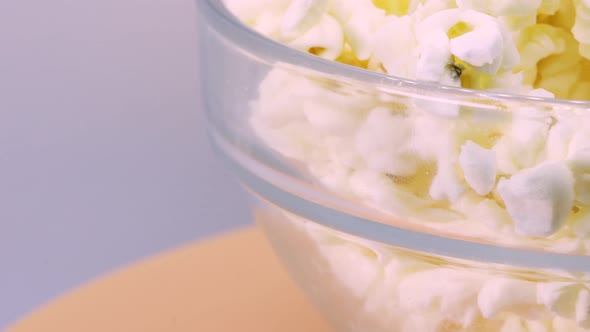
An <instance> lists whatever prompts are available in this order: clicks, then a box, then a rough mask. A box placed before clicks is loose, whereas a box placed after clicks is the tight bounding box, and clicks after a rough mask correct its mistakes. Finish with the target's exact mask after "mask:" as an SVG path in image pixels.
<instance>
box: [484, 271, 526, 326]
mask: <svg viewBox="0 0 590 332" xmlns="http://www.w3.org/2000/svg"><path fill="white" fill-rule="evenodd" d="M536 294H537V291H536V288H535V283H533V282H529V281H524V280H519V279H515V278H492V279H490V280H488V281H486V282H485V284H484V285H483V287H482V288H481V290H480V291H479V294H478V295H477V304H478V306H479V310H480V311H481V314H482V315H483V317H484V318H492V317H494V315H496V313H498V312H500V311H502V310H510V309H511V307H513V306H516V305H533V304H535V303H536V300H537V299H536Z"/></svg>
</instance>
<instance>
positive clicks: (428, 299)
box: [199, 0, 590, 331]
mask: <svg viewBox="0 0 590 332" xmlns="http://www.w3.org/2000/svg"><path fill="white" fill-rule="evenodd" d="M199 5H200V13H201V22H203V24H204V29H201V32H202V34H203V35H202V39H201V40H202V42H203V47H204V49H205V57H204V61H205V63H204V64H203V72H202V75H203V79H204V80H205V81H204V84H203V86H204V87H205V89H206V90H205V93H204V96H205V102H206V111H207V116H208V119H209V130H210V132H209V134H210V137H211V141H212V142H213V144H214V147H215V148H216V150H217V152H218V155H219V156H220V158H222V159H223V160H224V161H226V164H227V165H228V166H229V167H230V168H231V169H232V171H233V172H234V174H236V175H237V176H238V177H239V179H240V180H241V181H242V183H243V184H244V185H245V186H246V187H247V188H248V189H249V190H250V192H251V193H252V195H253V197H255V199H254V201H255V202H257V203H253V207H254V208H255V210H256V211H257V221H258V223H259V224H260V225H261V226H262V228H263V229H264V230H265V232H266V234H267V235H268V237H269V239H270V240H271V242H272V243H273V247H274V248H275V250H276V251H277V253H278V254H279V256H280V257H281V258H282V260H283V261H284V262H285V264H286V266H287V267H288V270H289V272H290V273H291V274H292V275H293V276H294V277H295V279H296V280H297V281H298V282H299V283H300V284H301V285H302V287H303V288H304V289H305V290H306V291H307V293H308V294H310V295H311V297H312V298H313V299H314V301H315V302H316V304H317V305H318V307H319V308H320V309H321V310H322V312H323V313H324V314H325V315H326V317H328V318H329V319H330V320H331V321H332V323H333V325H334V326H336V327H337V328H338V330H341V331H367V330H371V331H584V330H585V329H588V328H590V320H588V317H587V315H588V312H589V311H590V310H589V309H588V308H590V291H589V288H590V278H589V277H588V272H590V257H587V253H588V251H587V249H586V244H587V243H586V242H588V241H586V240H585V234H586V232H587V231H589V230H590V227H588V226H587V222H590V220H587V219H586V213H587V209H586V207H585V204H586V203H585V198H586V192H585V188H589V187H588V184H587V183H586V182H584V181H586V177H585V175H586V174H587V173H590V172H587V169H586V166H587V164H585V163H584V160H585V159H584V156H585V155H584V154H583V152H584V151H585V147H584V145H583V142H584V139H583V138H584V137H583V136H581V137H578V138H574V137H571V136H573V135H569V134H568V132H569V133H572V132H573V133H575V132H576V130H571V128H572V127H571V125H572V123H588V122H590V104H589V103H588V102H576V101H567V100H554V99H546V98H538V97H522V96H516V95H509V94H498V93H492V92H487V91H473V90H466V89H459V88H453V87H444V86H439V85H434V84H426V83H421V82H415V81H410V80H404V79H399V78H395V77H390V76H386V75H383V74H378V73H373V72H368V71H365V70H362V69H358V68H354V67H349V66H345V65H342V64H338V63H333V62H329V61H325V60H322V59H320V58H318V57H315V56H312V55H309V54H304V53H300V52H297V51H294V50H292V49H289V48H287V47H285V46H283V45H280V44H278V43H275V42H273V41H271V40H269V39H266V38H265V37H262V36H260V35H258V34H257V33H255V32H254V31H252V30H250V29H248V28H247V27H245V26H244V25H242V24H241V23H239V22H238V21H237V20H236V19H235V18H233V16H231V14H229V13H228V12H227V10H225V9H224V8H223V6H222V5H221V3H220V2H218V1H213V0H203V1H199ZM575 128H578V127H575ZM513 129H514V130H513ZM516 129H518V130H516ZM578 132H579V131H578ZM568 135H569V136H568ZM564 146H567V149H565V148H564ZM572 146H573V147H576V149H574V150H575V151H578V152H577V153H578V154H577V155H576V153H570V151H569V149H573V148H572ZM564 149H565V150H564ZM566 150H567V151H566ZM490 156H493V158H490ZM490 160H493V162H490ZM543 179H550V180H551V181H544V180H543ZM539 183H541V184H542V185H539ZM564 184H566V185H564ZM531 188H532V189H534V190H532V189H531ZM529 189H531V190H529ZM531 192H533V193H534V194H535V195H536V196H534V197H533V198H534V199H537V200H538V201H551V199H553V198H552V196H551V195H552V194H554V193H558V194H559V195H558V196H559V197H562V198H563V199H557V200H556V199H553V201H551V202H552V204H553V205H550V206H549V208H547V205H535V204H532V203H531V199H530V197H529V196H527V195H528V194H530V193H531ZM533 203H534V202H533ZM536 210H538V211H536ZM519 211H525V212H526V213H519ZM547 216H550V217H549V218H547ZM564 216H565V217H564ZM529 217H530V218H529ZM531 224H532V225H533V226H534V227H532V228H531V227H530V226H531ZM341 317H347V319H345V320H342V319H341ZM339 318H340V319H339Z"/></svg>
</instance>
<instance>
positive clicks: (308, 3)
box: [281, 0, 330, 41]
mask: <svg viewBox="0 0 590 332" xmlns="http://www.w3.org/2000/svg"><path fill="white" fill-rule="evenodd" d="M329 6H330V0H293V1H292V2H291V4H290V5H289V7H288V8H287V10H286V12H285V14H284V16H283V22H282V25H281V37H282V38H283V39H284V40H286V41H288V40H292V39H295V38H297V37H299V36H301V35H302V34H304V33H305V32H307V31H308V30H309V29H311V28H312V27H314V26H315V25H317V24H318V23H319V22H320V21H321V20H322V17H323V16H324V14H325V13H326V12H327V11H328V8H329Z"/></svg>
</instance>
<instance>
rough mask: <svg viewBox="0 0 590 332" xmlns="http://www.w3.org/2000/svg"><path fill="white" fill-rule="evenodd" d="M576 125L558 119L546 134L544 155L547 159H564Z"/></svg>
mask: <svg viewBox="0 0 590 332" xmlns="http://www.w3.org/2000/svg"><path fill="white" fill-rule="evenodd" d="M575 128H576V125H575V123H572V122H571V121H565V120H562V119H559V120H558V121H557V123H556V124H555V125H554V126H552V127H551V129H550V130H549V134H548V135H547V143H546V157H547V159H548V160H565V159H567V157H568V154H569V145H570V141H571V139H572V136H573V135H574V133H575Z"/></svg>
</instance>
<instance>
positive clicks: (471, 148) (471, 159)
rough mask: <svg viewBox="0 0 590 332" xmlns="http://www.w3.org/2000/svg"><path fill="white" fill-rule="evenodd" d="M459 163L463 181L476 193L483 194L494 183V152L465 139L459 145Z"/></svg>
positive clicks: (489, 190) (490, 189)
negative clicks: (464, 141)
mask: <svg viewBox="0 0 590 332" xmlns="http://www.w3.org/2000/svg"><path fill="white" fill-rule="evenodd" d="M459 165H461V168H462V169H463V174H464V176H465V181H467V183H468V184H469V186H471V188H473V190H475V192H476V193H478V194H480V195H482V196H485V195H487V194H488V193H490V192H491V191H492V189H494V187H495V185H496V155H495V154H494V152H492V151H490V150H487V149H484V148H482V147H481V146H479V145H477V144H475V143H473V142H472V141H467V142H466V143H465V144H463V146H462V147H461V154H460V155H459Z"/></svg>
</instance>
